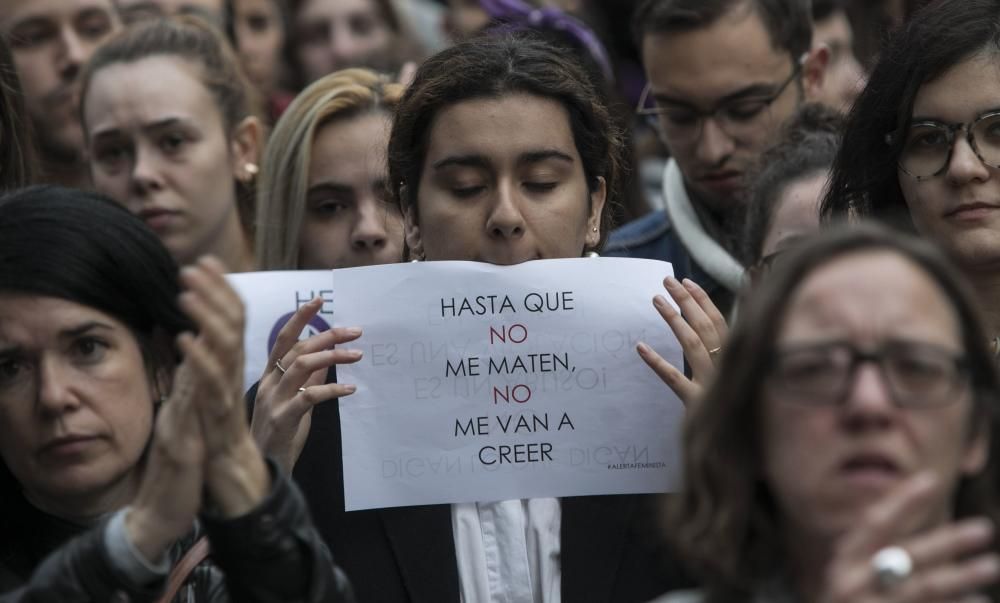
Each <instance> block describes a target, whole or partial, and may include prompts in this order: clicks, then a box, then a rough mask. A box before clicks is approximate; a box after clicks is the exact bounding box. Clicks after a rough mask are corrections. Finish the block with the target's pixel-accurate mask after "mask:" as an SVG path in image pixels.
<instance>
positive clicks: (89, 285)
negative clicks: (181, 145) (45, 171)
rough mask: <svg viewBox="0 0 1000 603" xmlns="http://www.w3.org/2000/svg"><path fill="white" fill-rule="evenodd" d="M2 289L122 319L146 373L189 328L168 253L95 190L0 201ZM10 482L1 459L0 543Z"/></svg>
mask: <svg viewBox="0 0 1000 603" xmlns="http://www.w3.org/2000/svg"><path fill="white" fill-rule="evenodd" d="M0 294H24V295H38V296H45V297H55V298H59V299H63V300H67V301H71V302H74V303H77V304H80V305H84V306H87V307H90V308H94V309H95V310H99V311H101V312H103V313H105V314H107V315H109V316H111V317H113V318H115V319H117V320H119V321H121V322H122V323H124V324H125V325H126V326H127V327H128V328H129V330H130V331H131V333H132V334H133V335H134V336H135V338H136V341H137V342H138V344H139V348H140V350H142V354H143V358H144V360H145V362H146V366H147V370H148V371H149V372H150V374H151V375H152V374H155V372H156V371H158V370H160V369H168V368H169V369H172V367H173V366H174V365H175V364H176V363H177V361H178V359H179V354H178V351H177V350H176V349H175V348H174V340H175V338H176V336H177V335H178V334H179V333H181V332H183V331H193V330H194V327H193V325H192V324H191V322H190V320H189V319H188V318H187V316H186V315H185V314H184V313H183V312H182V311H181V309H180V306H179V305H178V301H177V296H178V295H179V294H180V284H179V281H178V268H177V264H175V263H174V260H173V258H172V257H171V256H170V253H169V252H168V251H167V249H166V248H165V247H164V246H163V244H162V243H161V242H160V240H159V239H158V238H157V237H156V234H155V233H153V232H152V231H151V230H149V229H148V228H147V227H146V225H145V224H143V223H142V221H141V220H140V219H139V218H137V217H135V216H133V215H132V214H131V213H129V211H128V210H126V209H125V208H123V207H122V206H120V205H118V204H117V203H115V202H113V201H111V200H109V199H107V198H105V197H103V196H101V195H99V194H97V193H93V192H85V191H80V190H74V189H68V188H61V187H56V186H32V187H29V188H25V189H22V190H20V191H16V192H14V193H11V194H9V195H7V196H5V197H3V198H0ZM13 479H14V478H13V476H11V475H10V473H9V470H8V469H7V467H6V466H5V464H4V463H3V462H2V461H0V542H4V541H5V540H6V539H7V534H8V533H9V530H11V529H15V528H16V527H17V526H16V522H17V517H12V516H10V515H9V514H8V513H7V510H8V509H9V508H10V505H13V504H17V502H16V500H17V498H19V497H17V496H16V494H17V493H18V492H19V491H20V489H19V487H18V486H17V485H16V484H15V483H13ZM7 520H10V521H9V523H8V521H7Z"/></svg>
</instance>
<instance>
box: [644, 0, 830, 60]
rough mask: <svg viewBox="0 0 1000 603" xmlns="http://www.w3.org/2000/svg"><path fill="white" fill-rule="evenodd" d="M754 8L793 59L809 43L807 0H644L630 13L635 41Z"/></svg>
mask: <svg viewBox="0 0 1000 603" xmlns="http://www.w3.org/2000/svg"><path fill="white" fill-rule="evenodd" d="M743 6H746V7H749V8H751V9H753V10H754V11H755V12H756V13H757V14H758V15H759V16H760V18H761V20H762V21H763V22H764V27H765V28H766V29H767V33H768V34H770V36H771V43H772V45H773V46H774V47H775V48H776V49H781V50H785V51H787V52H788V53H789V54H790V55H791V57H792V60H793V61H798V59H799V57H800V56H802V55H803V54H805V53H807V52H809V49H810V48H811V46H812V19H811V18H810V11H809V0H645V2H643V3H642V4H640V5H639V8H637V9H636V11H635V15H634V16H633V17H632V30H633V35H634V36H635V40H636V44H637V45H638V46H639V47H640V48H641V47H642V40H643V38H645V37H646V36H647V35H649V34H662V33H674V32H686V31H693V30H696V29H701V28H704V27H708V26H710V25H712V24H713V23H715V22H716V21H718V20H719V19H720V18H722V17H723V16H724V15H726V14H727V13H729V12H730V11H732V10H734V9H736V8H738V7H743Z"/></svg>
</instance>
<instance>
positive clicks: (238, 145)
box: [229, 116, 264, 183]
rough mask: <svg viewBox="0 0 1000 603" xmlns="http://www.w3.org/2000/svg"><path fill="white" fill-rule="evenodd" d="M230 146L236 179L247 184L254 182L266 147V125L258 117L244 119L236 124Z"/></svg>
mask: <svg viewBox="0 0 1000 603" xmlns="http://www.w3.org/2000/svg"><path fill="white" fill-rule="evenodd" d="M229 144H230V155H231V156H232V158H233V159H232V162H233V165H232V169H233V174H234V175H235V176H236V179H237V180H239V181H240V182H245V183H248V182H251V181H253V179H254V178H255V177H256V176H257V173H258V172H259V171H260V167H259V166H258V164H257V162H258V161H260V159H259V158H260V156H261V150H262V147H263V146H264V125H263V124H261V122H260V120H259V119H257V118H256V117H253V116H250V117H245V118H243V120H242V121H240V123H238V124H236V128H235V129H234V130H233V136H232V138H231V139H230V142H229Z"/></svg>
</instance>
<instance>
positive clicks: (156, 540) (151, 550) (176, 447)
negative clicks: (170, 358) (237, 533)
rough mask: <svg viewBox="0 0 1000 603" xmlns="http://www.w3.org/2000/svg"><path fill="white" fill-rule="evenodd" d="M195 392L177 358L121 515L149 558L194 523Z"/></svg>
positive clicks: (198, 473)
mask: <svg viewBox="0 0 1000 603" xmlns="http://www.w3.org/2000/svg"><path fill="white" fill-rule="evenodd" d="M197 395H198V388H197V384H196V382H195V380H194V379H192V371H191V369H190V366H189V365H187V364H186V363H184V364H181V366H180V367H178V369H177V371H176V372H175V374H174V378H173V385H172V387H171V394H170V397H169V398H168V399H167V400H166V402H164V403H163V405H162V406H161V408H160V411H159V413H158V414H157V417H156V425H155V427H154V429H153V439H152V442H151V443H150V446H149V452H148V457H147V459H146V467H145V471H144V473H143V478H142V483H141V484H140V485H139V492H138V494H137V495H136V497H135V499H134V500H133V501H132V506H131V508H130V509H129V511H128V513H127V514H126V516H125V528H126V530H127V531H128V534H129V538H130V540H131V541H132V543H133V544H135V546H136V548H137V549H138V550H139V551H140V552H141V553H142V554H143V556H144V557H145V558H146V559H148V560H150V561H155V560H157V559H160V557H161V556H162V555H163V554H164V553H165V552H166V551H167V549H168V548H169V547H170V546H171V545H172V544H173V543H174V542H175V541H176V540H177V539H179V538H181V537H182V536H184V535H185V534H187V533H188V532H189V531H190V530H191V529H192V528H193V527H194V520H195V517H196V516H197V514H198V510H199V508H200V507H201V502H202V501H201V493H202V485H203V476H204V464H205V446H204V442H203V441H202V433H201V425H200V423H199V421H198V415H197V411H196V410H195V408H194V405H195V401H194V398H195V396H197Z"/></svg>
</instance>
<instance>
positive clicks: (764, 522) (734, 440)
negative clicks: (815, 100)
mask: <svg viewBox="0 0 1000 603" xmlns="http://www.w3.org/2000/svg"><path fill="white" fill-rule="evenodd" d="M879 252H888V253H893V254H895V255H898V256H901V257H903V258H905V259H906V260H908V261H910V262H912V263H913V264H914V265H915V266H916V267H917V268H918V269H919V270H920V271H921V272H923V273H924V274H926V275H927V276H928V277H929V278H930V279H931V280H932V281H933V282H934V283H935V285H936V286H937V288H938V289H939V290H941V292H942V293H943V295H944V296H945V297H946V298H947V299H948V300H949V301H950V303H951V305H952V307H953V309H954V311H955V314H956V317H957V319H958V322H959V325H960V326H959V328H960V331H961V337H962V345H963V348H964V351H965V359H966V366H967V368H968V370H969V375H970V389H971V391H972V398H973V410H972V417H971V421H970V425H972V426H975V428H976V429H980V428H982V429H983V430H984V431H985V432H987V433H992V436H991V442H990V459H989V461H988V464H987V466H986V468H985V469H984V470H983V472H982V473H980V474H978V475H976V476H973V477H966V478H963V479H961V480H960V482H959V484H958V487H957V493H956V495H955V498H954V504H955V512H956V516H957V517H959V518H961V517H968V516H972V515H986V516H988V517H990V518H991V519H993V520H994V521H996V520H997V519H1000V514H998V512H997V502H998V492H997V489H998V487H1000V474H998V471H997V469H998V467H997V461H998V460H1000V459H998V457H997V455H996V454H995V451H996V449H997V444H996V443H997V438H996V434H998V433H1000V431H998V424H997V420H998V417H997V402H998V397H997V396H998V394H997V392H998V390H1000V381H998V377H997V373H996V367H995V365H994V361H995V360H994V356H993V353H992V351H991V350H990V347H989V344H988V342H987V338H986V337H985V336H984V333H985V331H984V329H983V322H982V319H981V317H980V312H979V308H978V306H977V304H976V301H975V298H974V297H973V295H972V294H971V292H970V291H969V290H968V288H967V286H966V284H965V283H964V281H962V280H960V277H959V276H957V274H958V273H957V271H956V270H955V269H954V268H953V267H952V266H951V265H950V264H949V262H948V261H947V260H946V259H945V258H944V257H943V256H942V254H941V252H940V251H938V250H937V249H936V248H935V247H933V246H932V245H931V244H930V243H928V242H926V241H922V240H918V239H916V238H914V237H911V236H907V235H905V234H902V233H894V232H892V231H889V230H888V229H886V228H885V227H882V226H879V225H876V224H871V223H866V224H861V225H856V226H851V225H841V226H838V227H834V228H831V229H829V230H827V231H825V232H823V233H820V234H819V235H818V236H817V237H816V238H815V239H813V240H812V241H810V242H809V243H806V244H805V245H803V246H802V247H800V248H797V249H796V250H794V251H791V252H790V253H789V257H788V259H787V261H784V262H782V263H781V264H780V265H778V266H776V267H775V269H774V271H773V272H772V273H771V274H770V275H769V277H768V279H767V280H766V281H764V282H763V284H762V286H761V287H760V288H759V289H758V290H757V291H755V293H754V295H753V296H751V297H750V299H749V303H748V304H747V305H746V306H745V307H743V308H742V309H741V315H740V318H739V320H738V321H737V323H736V325H735V327H734V329H733V331H732V333H731V336H730V338H729V342H728V344H727V347H726V350H725V352H724V354H723V356H722V358H721V360H720V365H719V369H718V372H719V374H720V375H725V376H726V378H725V379H719V380H717V381H716V382H715V383H714V384H712V386H710V388H709V389H708V391H707V392H706V395H705V398H704V399H703V401H702V402H701V404H700V405H699V407H698V409H697V411H696V412H694V413H692V414H691V416H690V417H689V420H688V423H687V425H686V428H685V431H684V471H683V474H684V476H685V478H684V479H685V483H684V485H683V487H682V488H681V490H680V494H678V495H677V496H675V497H674V500H673V501H672V503H673V504H672V506H671V507H670V508H669V510H668V515H669V525H670V537H671V538H672V539H673V540H674V542H675V544H676V545H677V547H678V549H679V553H680V554H682V555H683V556H684V559H686V560H689V561H690V562H691V563H692V567H693V568H697V570H698V571H699V572H700V573H701V574H703V578H705V580H706V582H705V583H706V585H707V587H708V588H709V591H710V593H711V594H712V598H711V600H719V601H721V600H727V601H728V600H737V599H738V598H740V595H742V594H745V593H747V592H748V591H750V590H752V589H753V588H754V587H755V586H760V582H761V581H762V580H768V579H771V578H773V577H774V576H775V575H776V573H778V572H779V571H780V568H781V567H782V566H783V564H785V562H786V561H787V559H786V558H785V557H784V556H783V554H784V552H783V542H782V539H781V522H780V518H779V517H778V512H777V509H776V508H775V506H774V503H773V500H772V497H771V495H770V492H769V490H768V488H767V486H766V484H764V483H763V482H762V480H761V478H760V476H761V471H760V469H761V464H762V462H763V461H762V453H761V438H762V434H761V432H760V430H759V429H757V428H755V427H754V426H756V425H759V423H760V422H759V416H760V406H761V398H762V391H763V387H764V383H765V379H766V376H767V375H768V372H769V370H770V362H771V361H772V359H773V358H774V355H775V351H776V339H777V338H776V335H777V333H778V332H779V330H780V328H781V325H782V324H783V322H784V320H785V317H786V315H787V312H788V307H789V304H790V302H791V300H792V299H793V297H794V295H793V293H794V292H795V291H796V289H797V288H798V287H800V286H801V284H802V283H803V282H804V281H805V280H806V279H807V278H808V277H809V275H811V274H813V273H814V272H815V271H816V270H817V269H819V268H821V267H823V266H825V265H828V264H829V263H831V262H832V261H835V260H837V259H839V258H843V257H844V256H848V255H852V254H858V253H879Z"/></svg>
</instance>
